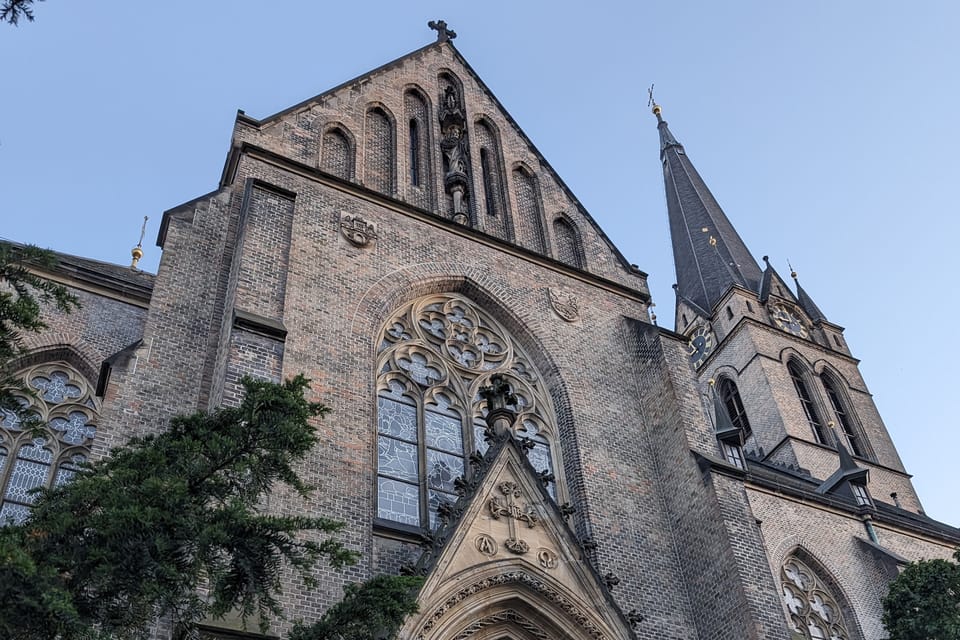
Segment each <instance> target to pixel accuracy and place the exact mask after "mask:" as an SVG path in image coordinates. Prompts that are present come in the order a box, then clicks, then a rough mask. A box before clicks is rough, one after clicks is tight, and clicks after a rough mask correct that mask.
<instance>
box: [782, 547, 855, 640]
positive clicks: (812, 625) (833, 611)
mask: <svg viewBox="0 0 960 640" xmlns="http://www.w3.org/2000/svg"><path fill="white" fill-rule="evenodd" d="M780 589H781V595H782V596H783V601H784V604H785V605H786V606H787V611H788V613H789V619H790V625H791V628H792V629H793V631H794V633H796V634H798V636H799V637H800V638H806V639H808V640H851V638H852V636H851V635H850V632H849V631H848V626H847V622H846V620H845V619H844V618H845V616H844V611H843V609H844V608H843V607H841V606H840V604H839V603H838V601H837V597H836V595H835V594H834V593H832V589H830V587H829V586H828V585H827V584H826V583H825V581H824V580H823V579H822V578H821V577H819V576H818V575H817V574H816V573H815V572H814V571H813V569H812V568H811V567H810V566H809V564H808V563H806V562H804V561H803V560H801V559H800V558H799V557H798V556H797V555H796V554H795V555H791V556H789V557H788V558H787V559H786V561H785V562H784V563H783V567H782V568H781V570H780Z"/></svg>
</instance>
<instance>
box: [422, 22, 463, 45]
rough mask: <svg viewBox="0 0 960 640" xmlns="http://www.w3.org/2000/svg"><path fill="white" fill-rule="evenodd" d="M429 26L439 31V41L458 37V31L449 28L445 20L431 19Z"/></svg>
mask: <svg viewBox="0 0 960 640" xmlns="http://www.w3.org/2000/svg"><path fill="white" fill-rule="evenodd" d="M427 26H428V27H430V28H431V29H433V30H434V31H436V32H437V42H447V41H448V40H453V39H454V38H456V37H457V32H456V31H454V30H453V29H447V22H446V21H445V20H431V21H430V22H428V23H427Z"/></svg>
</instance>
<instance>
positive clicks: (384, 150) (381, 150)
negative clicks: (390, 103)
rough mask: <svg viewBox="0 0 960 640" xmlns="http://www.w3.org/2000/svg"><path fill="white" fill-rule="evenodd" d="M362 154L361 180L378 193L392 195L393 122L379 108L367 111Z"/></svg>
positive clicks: (393, 162)
mask: <svg viewBox="0 0 960 640" xmlns="http://www.w3.org/2000/svg"><path fill="white" fill-rule="evenodd" d="M364 145H365V148H364V152H363V164H364V167H363V180H364V183H365V184H366V185H367V186H368V187H370V188H371V189H375V190H376V191H379V192H380V193H386V194H392V193H393V173H394V171H393V168H394V165H395V164H396V162H395V159H394V148H395V146H396V145H395V143H394V135H393V120H392V118H391V117H390V116H389V115H387V112H386V111H384V109H383V108H381V107H372V108H370V109H369V110H367V121H366V131H365V142H364Z"/></svg>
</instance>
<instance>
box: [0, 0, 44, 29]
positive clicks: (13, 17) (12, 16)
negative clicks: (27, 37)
mask: <svg viewBox="0 0 960 640" xmlns="http://www.w3.org/2000/svg"><path fill="white" fill-rule="evenodd" d="M36 1H37V2H43V0H36ZM33 3H34V0H3V2H0V22H6V23H7V24H12V25H13V26H17V25H19V24H20V20H26V21H27V22H33Z"/></svg>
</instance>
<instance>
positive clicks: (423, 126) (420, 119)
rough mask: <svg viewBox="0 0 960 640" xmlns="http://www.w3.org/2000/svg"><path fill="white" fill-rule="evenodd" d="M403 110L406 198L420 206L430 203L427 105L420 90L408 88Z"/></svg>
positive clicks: (430, 176)
mask: <svg viewBox="0 0 960 640" xmlns="http://www.w3.org/2000/svg"><path fill="white" fill-rule="evenodd" d="M403 113H404V117H405V118H406V121H407V164H408V167H407V178H408V180H409V182H410V184H409V190H408V191H407V198H408V199H409V200H410V201H411V202H413V203H414V204H417V205H419V206H421V207H424V208H430V207H431V206H432V205H433V203H432V197H433V194H432V190H431V184H432V180H433V170H432V164H431V149H432V147H431V142H430V129H429V123H430V122H431V116H430V108H429V106H428V105H427V100H426V98H425V97H424V95H423V93H422V92H421V91H419V90H418V89H414V88H410V89H407V91H406V92H405V93H404V94H403Z"/></svg>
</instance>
